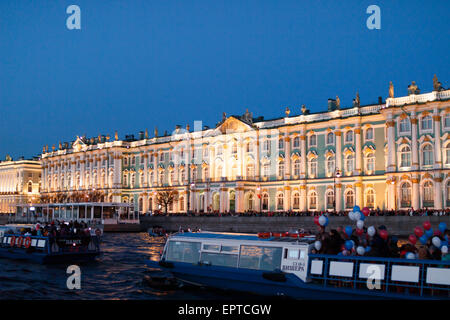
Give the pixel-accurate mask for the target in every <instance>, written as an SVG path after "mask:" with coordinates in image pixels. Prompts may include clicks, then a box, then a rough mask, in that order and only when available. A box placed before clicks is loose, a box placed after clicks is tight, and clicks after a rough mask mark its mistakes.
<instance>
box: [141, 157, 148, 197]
mask: <svg viewBox="0 0 450 320" xmlns="http://www.w3.org/2000/svg"><path fill="white" fill-rule="evenodd" d="M141 156H142V157H144V188H147V187H148V153H144V154H142V155H141Z"/></svg>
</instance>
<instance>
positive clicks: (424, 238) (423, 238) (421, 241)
mask: <svg viewBox="0 0 450 320" xmlns="http://www.w3.org/2000/svg"><path fill="white" fill-rule="evenodd" d="M427 240H428V238H427V237H426V236H425V235H423V236H421V237H420V238H419V241H420V243H421V244H427Z"/></svg>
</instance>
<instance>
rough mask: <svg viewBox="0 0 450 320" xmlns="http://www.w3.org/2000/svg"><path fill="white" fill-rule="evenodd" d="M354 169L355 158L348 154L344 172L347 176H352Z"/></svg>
mask: <svg viewBox="0 0 450 320" xmlns="http://www.w3.org/2000/svg"><path fill="white" fill-rule="evenodd" d="M354 168H355V156H354V155H353V154H349V155H347V156H346V157H345V171H346V173H347V175H351V174H353V170H354Z"/></svg>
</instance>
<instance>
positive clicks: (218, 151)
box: [217, 146, 223, 156]
mask: <svg viewBox="0 0 450 320" xmlns="http://www.w3.org/2000/svg"><path fill="white" fill-rule="evenodd" d="M222 153H223V148H222V146H218V147H217V155H218V156H220V155H222Z"/></svg>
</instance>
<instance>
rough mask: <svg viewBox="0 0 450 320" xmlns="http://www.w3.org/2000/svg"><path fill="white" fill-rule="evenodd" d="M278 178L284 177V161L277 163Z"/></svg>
mask: <svg viewBox="0 0 450 320" xmlns="http://www.w3.org/2000/svg"><path fill="white" fill-rule="evenodd" d="M278 176H279V177H281V178H283V177H284V161H283V160H282V161H279V162H278Z"/></svg>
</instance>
